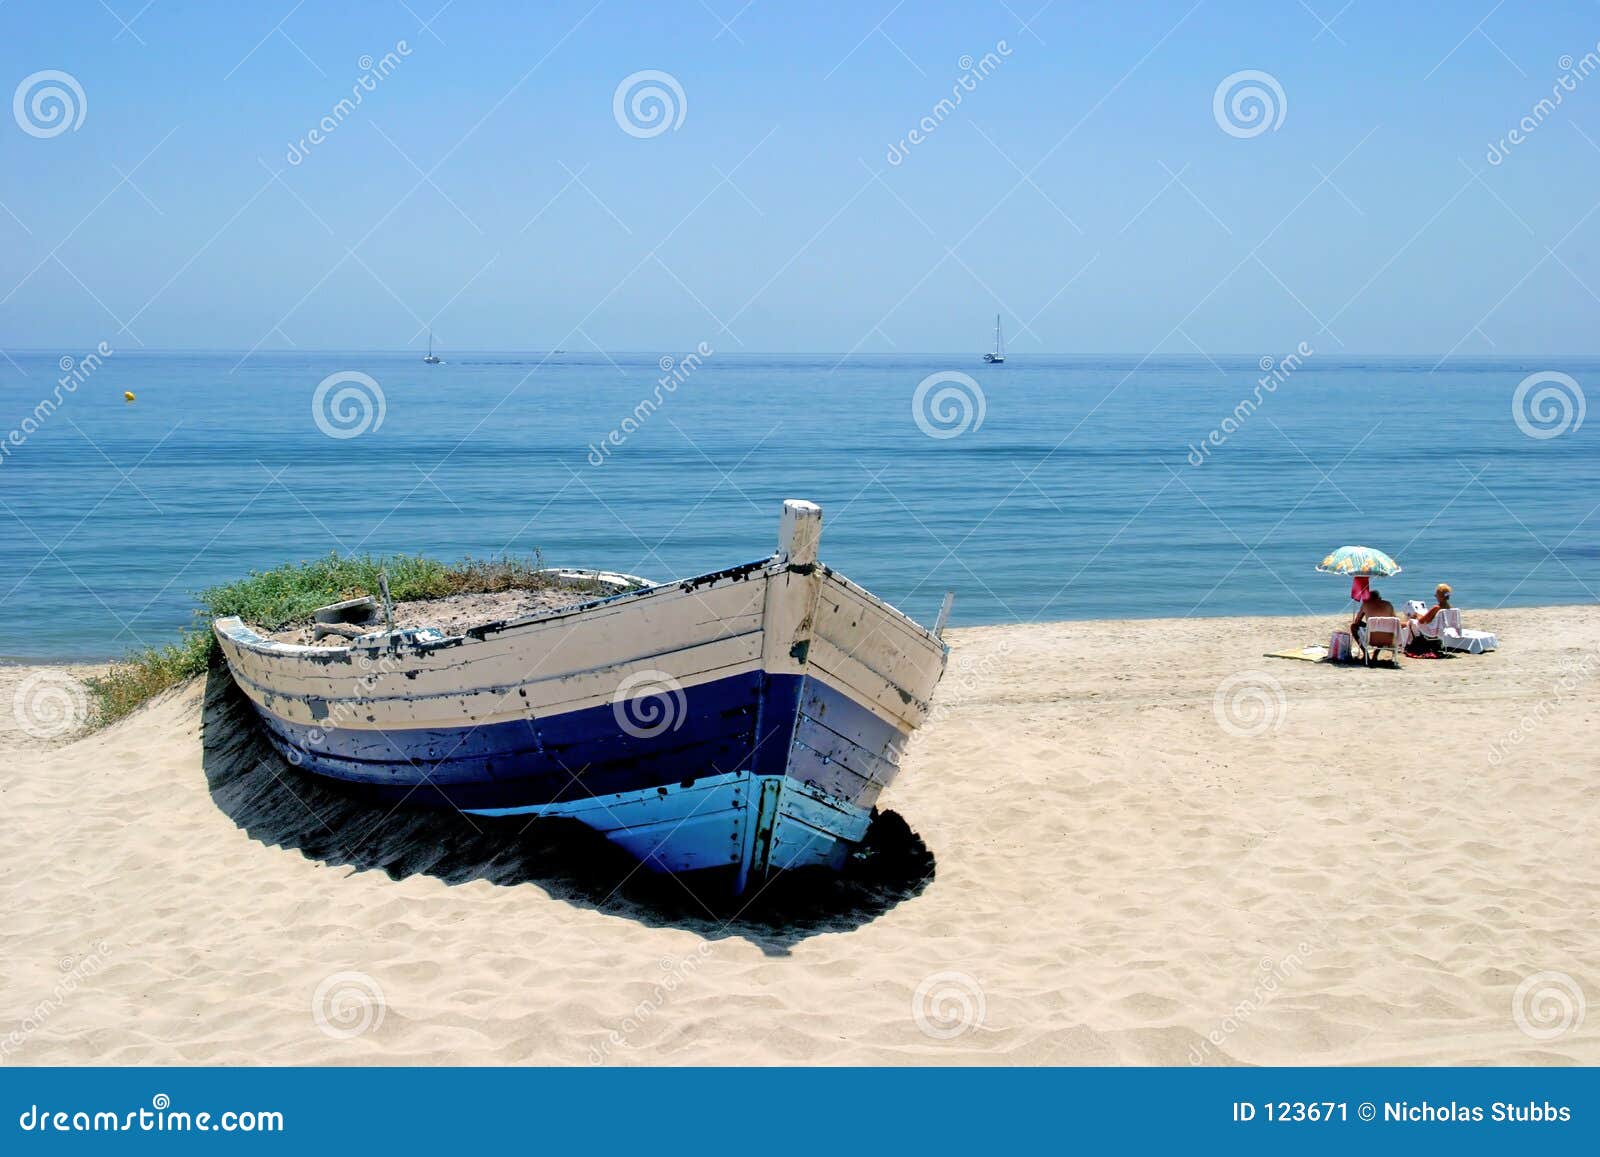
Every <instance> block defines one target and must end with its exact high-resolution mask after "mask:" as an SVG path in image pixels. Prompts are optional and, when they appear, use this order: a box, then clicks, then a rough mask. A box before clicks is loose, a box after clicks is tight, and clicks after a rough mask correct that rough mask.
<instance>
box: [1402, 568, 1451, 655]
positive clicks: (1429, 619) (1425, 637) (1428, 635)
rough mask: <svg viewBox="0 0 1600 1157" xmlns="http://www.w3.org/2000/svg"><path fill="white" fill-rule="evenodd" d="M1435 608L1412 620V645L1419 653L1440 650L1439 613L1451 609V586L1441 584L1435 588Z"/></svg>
mask: <svg viewBox="0 0 1600 1157" xmlns="http://www.w3.org/2000/svg"><path fill="white" fill-rule="evenodd" d="M1433 600H1434V601H1433V606H1431V607H1429V608H1428V609H1427V610H1426V611H1424V612H1422V614H1420V615H1416V616H1413V618H1412V619H1411V635H1412V639H1411V645H1412V648H1413V649H1415V650H1418V651H1438V650H1439V628H1440V626H1442V624H1441V623H1439V622H1438V618H1439V612H1440V611H1448V610H1449V609H1450V584H1449V583H1440V584H1439V585H1438V586H1436V587H1434V588H1433Z"/></svg>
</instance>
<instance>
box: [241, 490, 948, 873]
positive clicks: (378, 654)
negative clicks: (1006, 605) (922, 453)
mask: <svg viewBox="0 0 1600 1157" xmlns="http://www.w3.org/2000/svg"><path fill="white" fill-rule="evenodd" d="M821 519H822V513H821V510H820V509H819V508H818V507H816V506H814V505H812V504H811V503H808V502H796V501H790V502H786V503H784V507H783V516H782V523H781V527H780V534H779V544H778V550H777V552H776V553H775V554H773V555H772V556H771V557H770V558H767V559H763V560H761V561H758V562H752V563H746V564H743V565H741V566H736V567H730V568H727V569H724V570H719V571H714V572H711V573H709V574H705V575H700V576H698V577H695V578H691V579H684V580H681V581H677V582H671V583H663V584H657V585H646V586H643V587H642V588H641V589H631V590H621V591H620V592H619V593H617V594H615V595H611V596H608V597H603V598H599V599H594V600H590V601H588V602H585V603H582V604H580V605H577V606H572V607H566V608H562V609H561V610H557V611H550V612H544V613H540V614H534V615H529V616H526V617H523V618H519V619H512V620H507V621H504V622H496V623H487V624H482V625H479V626H474V627H472V628H471V629H469V630H467V631H465V632H463V633H462V634H460V635H454V636H448V637H445V636H441V635H439V633H438V632H436V631H431V630H429V629H421V630H416V629H410V630H400V631H394V632H389V633H385V632H381V631H380V632H377V633H374V634H372V635H365V636H361V637H359V638H356V639H353V640H351V641H350V642H349V643H348V644H345V645H341V646H331V647H309V646H304V645H299V644H293V643H281V642H276V641H273V640H270V639H266V638H263V637H262V636H261V635H260V634H259V633H258V632H256V631H254V630H252V629H251V628H250V627H249V626H247V625H245V624H244V623H242V622H241V621H240V620H238V619H237V618H229V619H219V620H217V622H216V623H215V624H214V629H215V632H216V635H217V639H218V641H219V643H220V644H221V647H222V651H223V654H224V655H225V656H226V658H227V661H228V665H229V668H230V670H231V671H232V674H233V677H234V679H235V681H236V682H237V683H238V685H239V687H240V689H241V690H242V691H243V692H244V694H245V695H246V696H248V697H249V698H250V700H251V701H252V703H253V704H254V705H255V706H256V708H257V711H258V713H259V714H260V717H261V719H262V721H263V723H264V724H265V727H266V730H267V733H268V735H269V736H270V737H271V739H272V741H273V743H274V744H275V745H276V746H277V747H278V748H279V750H280V751H282V752H283V754H284V755H285V756H286V757H287V758H288V759H289V760H290V761H291V762H293V763H295V764H297V765H299V766H301V767H303V768H305V769H307V770H309V771H312V772H315V773H318V774H322V775H327V776H332V777H334V778H338V779H341V780H346V781H350V782H354V783H359V784H363V785H367V786H368V787H370V788H372V789H374V790H376V791H378V792H380V793H382V794H385V795H387V796H390V797H393V798H395V799H399V800H406V801H411V802H435V803H436V802H441V801H443V802H448V803H450V804H453V805H454V806H456V807H460V808H462V809H463V810H467V811H478V812H484V813H493V814H506V813H520V814H530V815H564V816H570V817H573V818H577V819H579V820H582V821H583V822H585V823H587V824H589V825H590V826H592V827H595V828H596V829H598V830H600V831H602V832H604V833H605V834H606V835H607V836H608V837H609V838H610V839H612V840H614V841H616V842H617V843H618V844H620V845H622V846H623V847H625V848H627V849H628V850H629V851H630V852H632V853H633V854H634V855H636V856H638V857H639V858H640V859H641V860H643V861H644V862H645V863H646V864H647V865H648V866H650V867H651V868H654V869H657V870H667V871H673V872H682V871H694V870H702V869H705V870H710V869H718V870H725V871H728V872H730V873H731V874H732V876H733V883H734V887H735V889H736V890H742V889H743V887H744V886H745V885H746V883H747V882H748V880H749V879H751V878H756V877H759V876H762V875H764V874H766V873H768V872H770V871H775V870H781V869H785V868H792V867H798V866H804V865H831V866H834V867H838V866H839V865H840V864H841V863H842V862H843V859H844V857H845V855H846V854H847V853H848V850H849V848H850V846H851V845H852V844H854V843H856V842H857V841H859V840H860V839H861V838H862V837H863V835H864V834H865V831H866V826H867V823H868V821H869V820H870V817H871V812H872V808H873V806H874V805H875V804H876V802H877V800H878V797H879V795H880V794H881V792H882V791H883V789H884V788H885V787H887V786H888V785H889V783H890V782H891V781H892V780H893V778H894V776H895V773H896V772H897V771H898V769H899V760H900V754H901V752H902V751H903V749H904V746H905V742H906V740H907V738H908V737H909V736H910V735H911V733H912V732H913V731H914V730H915V729H916V728H917V727H918V726H919V725H920V724H921V723H922V721H923V720H924V719H925V718H926V717H927V715H928V712H929V709H930V707H929V704H930V699H931V696H932V694H933V690H934V687H935V686H936V685H937V683H938V681H939V678H940V676H941V675H942V674H943V671H944V667H945V659H946V648H945V646H944V645H943V643H942V642H940V640H939V639H938V638H937V637H936V636H935V635H934V634H933V633H931V632H929V631H928V630H926V629H925V628H923V627H921V626H919V625H918V624H916V623H915V622H913V621H912V620H911V619H909V618H907V617H906V616H905V615H903V614H901V613H900V612H899V611H897V610H895V609H894V608H893V607H891V606H889V605H888V604H887V603H885V602H883V601H882V600H880V599H878V598H876V597H874V596H873V595H871V594H869V593H868V592H867V591H865V590H863V589H862V588H861V587H858V586H856V585H855V584H854V583H852V582H850V581H849V580H848V579H846V578H844V577H843V576H841V575H838V574H836V573H834V572H833V571H831V570H830V569H829V568H827V567H826V566H823V565H821V564H820V563H818V562H817V560H816V550H817V544H818V540H819V538H820V534H821ZM571 573H574V574H578V573H582V574H583V575H584V576H585V578H586V579H587V580H589V581H593V580H594V576H595V573H596V572H571ZM610 577H612V578H615V579H619V580H620V579H627V578H628V577H629V576H610ZM633 581H635V582H637V581H639V580H633ZM617 585H618V586H619V587H621V586H625V585H626V584H625V583H622V582H619V583H618V584H617Z"/></svg>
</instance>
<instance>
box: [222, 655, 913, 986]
mask: <svg viewBox="0 0 1600 1157" xmlns="http://www.w3.org/2000/svg"><path fill="white" fill-rule="evenodd" d="M201 743H202V747H203V766H204V768H205V775H206V783H207V786H208V788H209V790H210V792H211V798H212V799H213V800H214V801H215V802H216V805H217V807H218V808H220V809H221V810H222V812H223V813H224V814H225V815H227V816H228V817H229V818H230V819H232V820H233V821H234V823H236V824H238V825H239V827H240V828H242V829H243V830H244V831H245V832H246V833H247V834H248V835H249V836H250V837H251V838H252V839H255V840H259V841H260V842H261V843H263V844H266V845H269V846H277V847H282V848H287V849H294V850H296V851H298V852H300V853H301V854H302V855H304V856H305V857H306V858H308V859H311V860H316V861H319V862H321V863H324V864H327V865H328V866H330V867H350V868H355V869H357V870H359V871H381V872H385V873H387V874H388V876H389V878H390V879H393V880H403V879H405V878H406V877H407V876H414V875H427V876H432V877H434V878H435V879H438V880H442V881H444V882H445V883H447V884H464V883H467V882H469V881H472V880H486V881H488V882H489V883H491V884H498V885H502V886H505V887H515V886H517V885H519V884H534V885H537V886H538V887H540V888H542V889H544V890H545V891H546V892H547V893H549V895H550V896H551V897H552V898H554V899H557V900H561V901H563V902H565V903H568V904H573V905H576V906H579V907H586V908H592V909H594V910H596V911H602V912H605V913H607V914H608V915H613V916H619V917H623V918H627V919H633V920H637V921H638V922H639V923H641V924H646V925H650V926H655V927H663V926H670V927H675V928H686V929H689V930H691V931H694V932H697V933H699V934H700V935H702V936H704V937H705V938H706V939H708V940H721V939H727V938H730V937H742V938H744V939H747V940H749V941H750V942H751V943H753V944H756V945H757V946H759V947H760V948H761V949H762V950H763V951H764V952H767V953H768V954H769V955H783V954H785V953H787V952H788V951H789V950H790V949H791V948H792V947H793V946H794V945H795V944H797V943H799V942H800V941H802V940H805V939H807V938H808V937H811V936H815V935H818V934H820V933H823V932H843V931H849V930H850V929H852V928H856V927H859V926H861V925H863V924H866V923H869V922H870V921H872V920H874V919H876V918H877V917H878V916H880V915H882V914H883V913H885V912H887V911H888V910H889V909H891V908H893V907H894V906H895V905H896V904H899V903H901V902H902V901H904V900H908V899H910V898H912V897H913V896H916V895H918V894H919V893H920V892H921V891H922V890H923V888H925V887H926V886H927V884H928V882H929V881H930V880H932V879H933V874H934V857H933V853H932V852H930V851H929V850H928V847H927V845H926V844H924V843H923V842H922V839H921V837H920V836H918V835H917V834H916V833H915V832H914V831H912V830H911V828H910V827H909V826H908V825H907V824H906V822H905V820H903V819H902V818H901V817H900V816H899V815H898V814H897V813H895V812H892V811H886V812H878V813H875V814H874V817H873V820H872V825H871V827H870V829H869V830H868V833H867V837H866V839H865V841H864V842H863V844H862V846H861V849H860V851H859V852H858V853H857V854H856V855H855V856H854V857H852V860H851V862H850V864H849V866H848V867H847V869H846V870H845V871H843V872H841V873H833V872H828V871H821V870H812V869H806V870H801V871H793V872H784V873H779V874H777V875H776V876H775V877H773V878H772V879H771V880H769V881H768V882H767V883H766V884H765V886H762V887H760V888H752V891H751V893H750V894H747V895H745V896H742V897H737V898H736V897H733V896H731V895H729V894H727V892H726V891H724V890H723V889H722V888H719V887H714V886H710V885H703V886H699V887H696V886H694V883H693V880H692V878H691V879H689V880H685V879H684V878H681V877H677V876H672V875H667V874H657V873H654V872H650V871H648V870H646V869H644V868H643V867H641V866H640V865H639V863H638V862H637V861H636V860H634V859H633V858H632V857H630V856H628V855H627V854H626V853H624V852H623V851H621V849H619V848H617V847H615V846H614V845H613V844H612V843H611V842H610V841H609V840H607V839H606V838H605V837H604V836H601V835H600V834H599V833H597V832H594V831H592V830H591V829H589V828H587V827H585V826H584V825H583V824H580V823H578V822H576V821H573V820H561V819H537V820H530V819H528V818H527V817H525V816H501V817H492V816H476V815H473V816H469V815H466V814H464V813H462V812H459V811H456V810H455V809H453V808H448V807H445V808H436V807H425V806H424V807H419V806H407V805H405V804H395V803H392V802H390V801H387V800H377V799H374V798H372V797H371V796H370V795H363V794H362V793H360V792H359V791H357V790H354V789H350V788H346V787H345V786H344V785H342V784H338V783H336V782H334V781H331V780H327V779H324V778H322V777H320V776H314V775H309V774H306V773H304V772H301V771H300V770H298V769H297V768H295V767H293V766H292V765H291V764H289V763H288V762H287V761H286V760H284V759H283V758H282V757H281V756H280V755H279V754H278V753H277V751H276V750H275V749H274V748H273V747H272V746H271V744H269V743H268V742H267V740H266V737H265V735H264V734H263V732H262V729H261V727H260V726H259V724H258V723H257V720H256V715H255V711H254V709H253V708H252V707H251V705H250V702H249V700H247V699H246V698H245V697H244V695H243V694H242V693H241V692H240V691H239V689H238V688H237V687H236V686H235V685H234V682H233V680H232V678H231V677H230V676H229V674H228V670H227V667H226V666H225V665H223V664H221V663H220V662H219V663H214V664H213V665H212V667H211V670H210V672H209V673H208V674H207V676H206V685H205V698H204V706H203V708H202V717H201Z"/></svg>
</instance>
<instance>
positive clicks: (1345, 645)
mask: <svg viewBox="0 0 1600 1157" xmlns="http://www.w3.org/2000/svg"><path fill="white" fill-rule="evenodd" d="M1354 649H1355V644H1354V641H1353V640H1352V639H1351V638H1350V632H1349V631H1335V632H1334V633H1333V635H1332V637H1330V638H1329V639H1328V662H1330V663H1348V662H1349V661H1350V656H1351V654H1352V652H1353V651H1354Z"/></svg>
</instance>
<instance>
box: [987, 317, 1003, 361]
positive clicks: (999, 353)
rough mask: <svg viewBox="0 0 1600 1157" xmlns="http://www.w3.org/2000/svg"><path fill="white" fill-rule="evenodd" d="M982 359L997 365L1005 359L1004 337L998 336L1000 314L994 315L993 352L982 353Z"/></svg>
mask: <svg viewBox="0 0 1600 1157" xmlns="http://www.w3.org/2000/svg"><path fill="white" fill-rule="evenodd" d="M983 360H984V361H986V362H988V363H989V364H990V365H999V364H1000V363H1001V362H1003V361H1005V360H1006V342H1005V338H1003V337H1001V336H1000V315H999V314H998V313H997V314H995V315H994V353H992V354H984V355H983Z"/></svg>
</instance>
